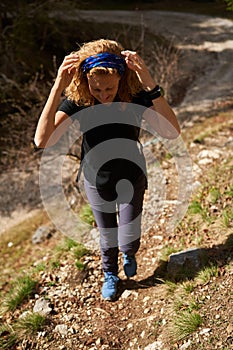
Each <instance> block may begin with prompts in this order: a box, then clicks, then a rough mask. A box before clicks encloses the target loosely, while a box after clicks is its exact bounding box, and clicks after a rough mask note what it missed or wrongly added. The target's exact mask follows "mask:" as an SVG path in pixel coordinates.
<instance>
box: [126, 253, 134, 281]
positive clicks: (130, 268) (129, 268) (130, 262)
mask: <svg viewBox="0 0 233 350" xmlns="http://www.w3.org/2000/svg"><path fill="white" fill-rule="evenodd" d="M123 257H124V263H123V267H124V271H125V275H126V276H127V277H128V278H129V277H133V276H135V275H136V273H137V261H136V259H135V255H131V256H129V255H127V254H123Z"/></svg>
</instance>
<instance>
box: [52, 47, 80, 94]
mask: <svg viewBox="0 0 233 350" xmlns="http://www.w3.org/2000/svg"><path fill="white" fill-rule="evenodd" d="M78 60H79V56H78V55H77V54H75V53H71V54H69V55H67V56H65V58H64V60H63V62H62V64H61V66H60V67H59V69H58V72H57V77H56V80H55V85H57V87H59V89H61V90H62V91H63V90H65V88H67V86H69V85H70V83H71V81H72V79H73V76H74V74H75V71H76V67H75V64H76V63H77V62H78Z"/></svg>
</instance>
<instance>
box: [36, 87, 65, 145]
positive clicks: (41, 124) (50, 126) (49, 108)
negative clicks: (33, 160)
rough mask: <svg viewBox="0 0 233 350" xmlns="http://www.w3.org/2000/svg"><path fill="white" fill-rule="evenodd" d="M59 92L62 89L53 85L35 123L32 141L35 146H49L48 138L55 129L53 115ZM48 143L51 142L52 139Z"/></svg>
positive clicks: (54, 115) (59, 97) (59, 96)
mask: <svg viewBox="0 0 233 350" xmlns="http://www.w3.org/2000/svg"><path fill="white" fill-rule="evenodd" d="M61 94H62V91H61V90H60V89H59V88H58V87H57V86H56V85H54V86H53V87H52V89H51V91H50V94H49V97H48V99H47V102H46V104H45V106H44V108H43V111H42V113H41V115H40V118H39V121H38V124H37V128H36V132H35V137H34V142H35V144H36V146H37V147H41V148H44V147H46V146H49V144H48V140H49V139H50V137H51V135H52V134H53V132H54V130H55V129H56V120H55V117H56V111H57V108H58V106H59V104H60V99H61ZM50 143H52V140H51V142H50Z"/></svg>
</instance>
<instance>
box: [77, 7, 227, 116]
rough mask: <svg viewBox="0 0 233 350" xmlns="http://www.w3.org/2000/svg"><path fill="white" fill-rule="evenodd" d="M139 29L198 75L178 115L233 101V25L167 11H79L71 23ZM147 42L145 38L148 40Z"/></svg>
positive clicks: (218, 20)
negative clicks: (159, 38) (166, 44)
mask: <svg viewBox="0 0 233 350" xmlns="http://www.w3.org/2000/svg"><path fill="white" fill-rule="evenodd" d="M75 18H76V19H78V20H80V19H85V20H92V21H95V22H100V23H103V22H108V23H109V22H110V23H122V24H132V25H136V24H139V25H141V23H143V24H144V25H145V26H146V27H147V28H148V29H149V30H150V31H151V32H153V33H154V34H158V35H159V34H161V35H163V36H165V37H166V38H168V39H169V38H170V39H172V40H173V41H174V43H175V44H176V45H177V47H179V48H181V49H183V51H184V54H185V58H186V59H185V61H184V66H183V67H182V68H183V69H185V70H186V72H190V73H191V72H192V73H195V72H196V74H195V80H193V82H192V84H191V87H190V89H189V91H188V93H187V94H186V96H185V98H184V100H183V101H182V103H181V105H180V106H179V107H178V108H177V112H178V113H179V114H180V119H182V115H184V117H187V115H188V114H192V115H193V114H194V113H195V114H199V113H203V112H204V113H205V112H208V110H209V109H210V108H211V109H212V108H216V105H217V104H218V103H219V102H221V101H227V100H231V99H232V97H233V69H232V62H233V21H231V20H229V19H224V18H214V17H209V16H204V15H196V14H188V13H178V12H166V11H97V10H96V11H78V12H76V13H75V12H73V15H72V19H75ZM145 40H146V38H145Z"/></svg>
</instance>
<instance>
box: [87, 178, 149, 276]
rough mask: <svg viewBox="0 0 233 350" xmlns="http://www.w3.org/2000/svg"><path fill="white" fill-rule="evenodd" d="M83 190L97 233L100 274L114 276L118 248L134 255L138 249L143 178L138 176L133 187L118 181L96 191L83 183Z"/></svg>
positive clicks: (127, 182)
mask: <svg viewBox="0 0 233 350" xmlns="http://www.w3.org/2000/svg"><path fill="white" fill-rule="evenodd" d="M84 187H85V191H86V195H87V198H88V201H89V203H90V205H91V207H92V211H93V214H94V217H95V220H96V223H97V226H98V228H99V231H100V249H101V255H102V266H103V271H104V272H112V273H114V274H117V273H118V252H119V249H118V247H120V250H121V251H122V252H123V253H127V254H128V255H134V254H135V253H136V252H137V251H138V249H139V246H140V236H141V216H142V215H141V214H142V209H143V197H144V193H145V189H146V177H145V176H144V175H141V176H140V177H139V178H138V179H137V181H135V183H134V184H133V185H132V184H131V183H130V182H129V181H127V180H121V181H119V182H118V183H117V185H116V186H115V185H113V186H112V187H108V188H105V189H97V188H96V187H95V186H93V185H92V184H91V183H90V182H89V181H87V179H84Z"/></svg>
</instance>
